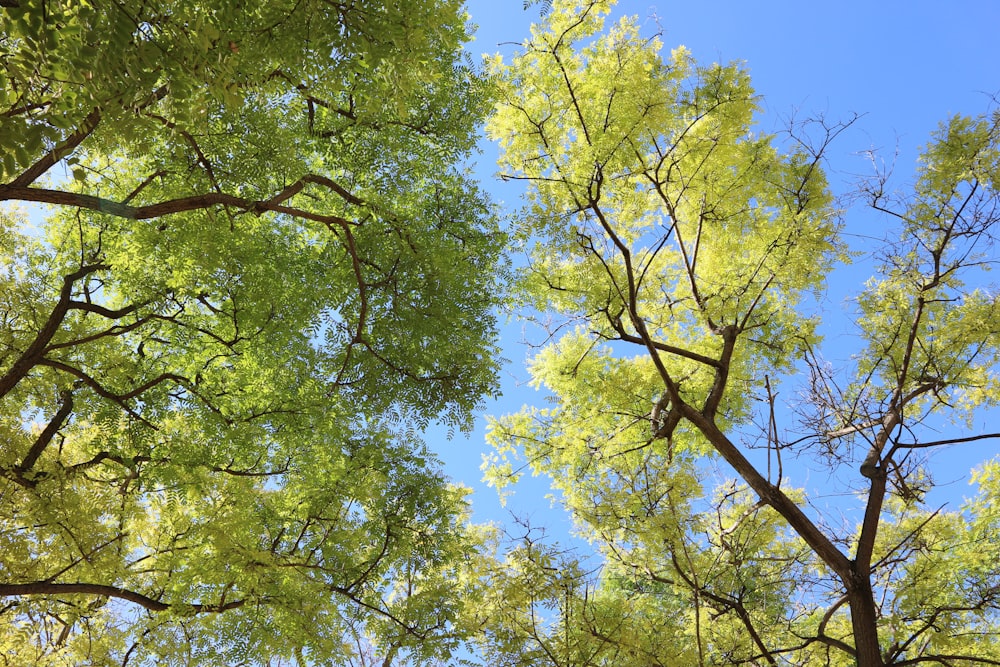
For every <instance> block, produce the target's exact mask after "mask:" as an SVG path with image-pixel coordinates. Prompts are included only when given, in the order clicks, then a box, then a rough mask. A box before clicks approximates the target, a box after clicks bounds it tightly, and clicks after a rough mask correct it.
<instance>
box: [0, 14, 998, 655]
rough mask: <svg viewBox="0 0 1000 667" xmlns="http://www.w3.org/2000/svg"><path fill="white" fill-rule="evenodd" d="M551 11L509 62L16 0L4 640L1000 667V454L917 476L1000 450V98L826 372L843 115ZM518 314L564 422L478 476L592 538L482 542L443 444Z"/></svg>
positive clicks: (0, 375) (3, 475) (866, 187)
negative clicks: (549, 492) (437, 429)
mask: <svg viewBox="0 0 1000 667" xmlns="http://www.w3.org/2000/svg"><path fill="white" fill-rule="evenodd" d="M527 4H529V5H530V4H533V3H530V2H529V3H527ZM539 4H541V5H542V8H543V20H542V22H541V23H540V24H539V25H537V26H535V27H534V28H533V30H532V33H531V36H530V38H529V39H528V40H527V41H525V42H524V44H523V45H522V47H521V50H520V52H519V53H518V54H517V55H515V56H514V57H513V58H512V59H510V60H509V62H504V60H503V59H502V58H501V57H499V56H497V57H496V58H494V59H492V60H490V61H488V63H487V65H486V68H487V71H486V72H485V73H484V74H481V73H480V72H478V71H477V69H476V67H474V66H473V65H472V64H471V63H469V62H468V60H467V58H465V57H463V55H462V48H463V44H464V43H465V42H467V41H468V39H469V38H470V34H469V31H470V29H471V28H470V25H469V24H468V23H467V16H466V15H465V13H464V11H463V6H462V2H460V1H459V0H401V1H399V2H389V3H379V2H356V1H354V0H345V1H343V2H340V1H337V0H274V1H271V2H238V1H236V0H192V1H190V2H185V3H180V2H176V1H174V0H115V2H113V3H99V2H89V1H88V0H0V71H2V73H3V79H2V80H0V205H2V208H0V659H2V661H3V664H5V665H25V666H27V665H79V664H95V665H103V664H119V665H159V664H168V665H174V664H185V665H198V664H202V665H217V664H234V665H235V664H252V665H281V664H302V665H321V664H323V665H325V664H330V665H365V666H368V665H375V664H381V665H384V666H389V665H403V664H411V665H414V664H423V665H431V664H441V663H442V662H445V661H452V662H454V661H457V660H461V661H466V662H468V661H473V662H474V661H475V660H476V659H477V658H476V656H474V655H472V654H471V653H470V651H469V650H468V649H469V648H470V647H473V648H477V649H478V650H480V651H481V653H480V655H479V657H478V659H479V660H480V661H482V662H484V664H488V665H491V666H494V665H501V666H503V665H507V666H511V667H513V666H515V665H516V666H525V667H527V666H529V665H530V666H532V667H534V666H540V665H552V666H560V667H584V666H602V667H626V666H629V667H631V666H635V667H639V666H643V667H648V666H650V665H662V666H674V665H700V666H706V665H803V666H812V665H827V666H847V665H860V666H861V667H883V666H885V665H896V666H903V665H944V666H948V667H968V666H969V665H979V664H994V665H1000V629H998V628H1000V546H998V545H1000V462H998V461H996V460H994V461H988V460H984V461H983V463H982V465H981V466H980V467H979V468H978V469H977V471H975V472H974V473H973V475H972V478H971V481H972V482H973V483H974V485H975V490H974V492H973V494H974V495H973V496H972V497H971V498H970V499H969V500H968V501H967V502H966V504H965V505H963V506H961V507H941V506H939V505H936V504H931V503H929V502H928V501H927V498H928V494H929V492H930V491H931V490H933V489H934V488H935V484H936V483H937V482H936V479H935V476H934V474H933V472H934V470H933V467H932V465H930V464H929V461H932V460H933V459H932V458H931V457H932V456H933V454H934V453H935V452H936V451H937V450H940V449H942V448H946V447H949V446H968V445H969V444H970V443H977V444H982V443H983V442H989V441H990V440H991V439H994V438H998V437H1000V434H997V433H990V432H984V431H976V430H972V429H971V421H970V419H971V415H974V414H982V413H983V411H985V410H989V409H991V408H995V407H996V406H997V403H998V401H1000V377H998V367H1000V299H998V296H997V295H998V293H1000V292H998V290H997V288H996V286H995V282H991V281H990V276H989V274H988V270H989V269H990V268H991V267H992V266H993V265H994V264H995V263H996V256H997V249H996V240H997V228H998V224H1000V113H998V112H997V110H996V109H995V108H993V109H990V110H988V111H987V112H986V113H984V114H983V115H981V116H978V117H964V116H956V117H953V118H950V119H947V120H946V121H945V122H944V123H942V125H941V126H940V128H938V130H937V131H936V132H935V133H934V134H933V135H932V137H931V139H930V141H929V142H928V144H927V146H926V147H925V149H924V151H923V156H922V159H921V163H920V165H919V169H918V172H917V174H916V178H915V181H914V182H913V183H912V184H910V185H909V186H907V189H905V190H899V189H897V186H896V184H894V183H892V182H890V180H889V175H888V174H886V173H882V172H878V171H876V172H875V174H874V175H873V176H872V177H871V178H870V179H868V180H867V181H865V182H864V183H863V184H862V186H861V188H860V190H859V192H858V193H856V195H857V196H856V200H857V201H858V202H863V203H864V204H866V205H867V206H868V207H869V208H870V209H871V210H873V211H876V212H878V213H880V214H881V215H882V218H881V219H882V220H883V221H885V223H886V229H887V230H890V231H889V232H888V233H889V234H890V236H889V237H887V238H886V240H884V241H881V242H879V243H878V245H877V248H876V250H875V251H874V252H873V251H872V246H871V245H869V246H866V247H865V248H864V249H863V250H865V251H867V252H873V254H875V255H876V256H877V259H878V266H877V271H876V273H875V275H873V276H871V278H870V279H868V280H867V281H865V279H866V278H868V276H863V277H862V278H861V280H859V281H858V284H857V285H856V291H855V294H854V297H853V302H852V303H853V304H854V312H853V317H852V321H851V322H850V325H851V326H852V327H853V334H851V335H849V336H841V337H840V340H839V345H841V347H839V348H838V351H837V352H833V353H832V355H831V358H830V359H828V358H827V357H826V356H824V355H825V354H827V353H829V352H830V351H831V348H830V347H829V346H828V344H827V343H826V342H825V341H824V338H823V336H822V335H821V334H822V332H823V330H824V326H828V325H829V322H825V321H824V317H825V316H827V315H828V314H829V311H824V309H823V300H824V295H825V294H826V293H827V291H828V290H829V288H830V284H831V282H832V281H833V280H844V279H845V278H847V279H851V280H854V279H856V278H857V277H858V274H857V273H854V272H851V271H850V270H849V269H847V268H845V267H848V266H849V265H850V263H851V260H852V258H853V257H855V256H856V255H857V253H858V251H859V248H858V247H856V245H852V244H853V242H854V240H853V239H852V237H850V236H849V235H847V234H845V227H844V225H845V224H847V225H850V219H849V218H848V220H847V222H846V223H844V221H843V217H842V214H843V211H842V210H840V209H838V207H837V206H835V203H834V197H833V194H832V193H831V188H830V186H829V184H828V183H827V181H826V177H825V174H824V165H825V161H826V153H827V150H828V147H829V145H830V144H831V142H833V141H834V140H835V139H837V137H838V135H839V134H840V133H841V132H842V130H843V129H844V128H845V127H846V125H847V124H826V123H824V122H821V121H816V122H812V123H807V124H805V125H798V126H794V127H791V128H789V129H788V131H786V132H782V133H776V134H771V133H767V132H762V131H761V129H760V125H759V119H758V112H759V98H758V97H757V95H756V93H755V91H754V90H753V88H752V86H751V84H750V80H749V77H748V74H747V71H746V70H745V68H744V67H743V66H741V65H739V64H714V65H710V66H703V65H699V64H698V63H696V62H695V61H694V60H693V58H692V57H691V55H690V54H689V53H688V52H687V51H686V50H685V49H683V48H678V49H675V50H674V51H672V52H671V53H670V54H669V56H667V55H665V54H663V53H662V52H661V51H662V44H661V43H660V41H659V39H658V37H656V36H649V35H647V34H644V32H643V31H642V30H640V27H639V24H638V22H637V21H636V20H635V19H630V18H625V19H622V20H620V21H615V22H610V21H608V20H607V17H608V16H609V14H610V12H611V10H612V6H613V4H614V3H613V2H612V1H610V0H552V1H551V2H543V3H539ZM484 121H487V122H486V128H487V134H488V135H489V136H490V137H491V138H492V139H494V140H496V141H497V142H498V143H499V145H500V148H501V158H500V164H501V170H502V172H501V177H502V178H504V179H507V180H517V181H520V182H521V183H522V184H523V185H524V186H525V191H526V196H525V207H524V208H523V209H522V210H521V211H519V212H517V213H516V214H515V215H514V217H513V220H512V224H513V227H514V229H513V230H512V232H513V234H512V236H513V241H514V246H515V250H518V251H519V250H524V251H525V252H524V257H523V258H520V257H518V256H516V255H515V259H514V261H516V262H519V263H520V265H521V268H520V273H519V275H518V276H517V280H516V281H515V282H514V284H513V285H512V286H508V285H507V284H506V281H505V279H506V278H507V275H506V272H505V267H506V265H505V261H506V260H505V259H504V257H505V253H506V251H508V250H509V248H508V246H507V245H506V243H507V241H508V238H507V236H506V235H505V234H503V233H501V231H500V226H499V223H498V220H497V215H496V213H495V211H494V209H493V207H492V205H491V203H490V200H489V198H488V197H487V196H486V194H485V193H484V192H483V191H481V190H480V188H479V186H478V185H477V184H476V183H475V182H474V181H473V180H472V179H471V178H470V176H469V174H468V173H467V171H465V170H464V168H463V165H464V164H465V160H466V159H467V157H468V155H469V152H470V151H471V150H472V149H473V148H474V146H475V143H476V141H477V138H478V136H477V131H478V128H479V126H480V124H481V123H483V122H484ZM847 215H848V216H849V215H850V211H848V213H847ZM870 238H871V235H870V234H869V241H870ZM501 304H504V305H506V306H507V307H509V308H511V309H513V310H514V311H515V312H516V313H518V314H519V315H520V316H523V317H524V318H525V319H529V320H533V321H534V323H535V324H538V325H540V326H543V327H547V341H546V344H545V345H543V346H541V347H540V348H539V349H538V350H537V353H536V354H535V355H534V357H533V359H532V361H531V364H530V371H531V374H532V376H533V379H534V382H535V384H536V386H538V387H540V388H543V389H544V390H545V391H546V392H547V394H548V398H549V399H550V403H549V404H548V405H547V406H544V407H526V408H524V410H522V411H521V412H520V413H517V414H513V415H508V416H506V417H502V418H499V419H496V420H495V421H493V422H492V426H491V430H490V433H489V439H490V440H491V442H492V444H493V445H494V447H495V448H496V450H495V452H494V454H493V455H492V457H491V459H490V460H489V462H488V465H487V472H488V475H489V478H490V480H491V481H492V483H494V484H496V485H497V486H499V487H504V486H505V485H506V484H508V483H509V482H511V481H512V480H514V479H516V478H517V476H518V475H519V474H521V472H522V471H524V470H530V471H531V472H534V473H542V474H544V475H547V476H548V477H549V478H550V479H551V480H552V482H553V485H554V487H555V489H556V490H557V492H558V497H559V498H560V500H561V501H562V503H563V504H564V505H565V507H566V508H567V509H568V510H569V511H570V513H571V514H572V516H573V517H574V519H575V520H576V525H577V527H578V529H579V531H580V533H581V534H582V535H583V536H584V537H585V538H586V539H589V540H590V541H591V543H592V544H593V547H594V549H593V551H594V553H593V554H590V557H589V559H588V558H586V557H584V555H582V554H578V553H576V552H573V551H571V550H569V549H567V548H565V547H564V546H562V545H559V544H555V543H551V542H548V541H546V540H544V539H539V538H538V536H537V535H536V534H535V533H533V532H532V531H530V530H526V531H525V533H524V535H523V536H521V539H519V540H515V541H514V544H513V545H507V544H505V543H504V542H503V540H502V539H500V538H499V537H498V535H500V534H501V533H502V531H501V530H500V529H498V528H496V527H477V526H473V525H471V524H470V523H469V520H468V507H467V503H466V500H465V491H464V490H463V489H461V488H458V487H455V486H453V485H451V484H450V483H449V482H448V480H446V479H445V478H444V476H443V474H442V473H441V471H440V467H439V465H438V461H437V460H436V458H435V456H434V455H433V454H432V452H431V451H430V450H429V448H428V447H427V446H426V445H425V443H424V442H423V440H422V430H423V429H424V428H425V427H427V426H428V425H430V424H432V423H443V424H444V425H445V426H447V427H450V428H452V429H455V428H460V429H461V428H468V427H469V426H470V425H471V423H472V422H471V420H472V416H473V413H474V411H475V410H476V409H477V408H478V407H480V406H481V404H482V401H483V399H484V397H486V396H489V395H490V394H492V393H495V391H496V381H495V375H496V370H497V367H498V363H499V361H498V357H497V352H498V350H497V348H496V344H497V341H496V337H497V330H496V326H495V318H494V313H495V312H496V311H497V309H498V306H500V305H501ZM845 341H849V342H851V343H853V344H855V347H854V348H853V349H851V350H849V351H848V352H846V353H844V352H843V347H842V345H843V343H844V342H845ZM803 467H807V468H808V469H809V470H810V471H815V472H816V473H818V474H822V475H824V476H826V478H827V479H828V481H829V483H828V485H827V486H826V488H825V490H824V493H826V494H835V495H836V496H837V497H838V498H839V500H837V501H836V502H829V495H828V496H826V497H824V498H819V497H817V496H816V495H815V490H814V489H813V488H812V487H808V488H800V485H801V484H800V483H801V476H799V475H797V473H796V469H802V468H803ZM797 485H798V486H797ZM509 530H511V531H513V530H515V528H509ZM470 642H471V644H470Z"/></svg>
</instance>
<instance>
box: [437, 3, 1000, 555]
mask: <svg viewBox="0 0 1000 667" xmlns="http://www.w3.org/2000/svg"><path fill="white" fill-rule="evenodd" d="M539 6H540V5H538V4H536V5H535V6H534V7H530V8H528V9H527V10H525V9H523V2H522V0H471V1H470V2H468V3H467V7H468V11H469V13H470V14H471V17H472V21H473V22H474V23H476V24H477V25H478V26H479V29H478V31H477V33H476V40H475V42H473V43H472V44H470V45H469V50H470V52H471V53H472V54H473V55H474V56H475V57H476V58H477V59H478V57H479V56H480V55H481V54H484V53H495V52H498V51H499V52H501V53H505V54H509V53H511V52H512V50H513V49H515V48H516V44H517V43H520V42H521V41H522V40H523V39H524V38H525V37H526V36H527V34H528V26H529V25H530V24H531V23H532V22H533V21H535V20H537V18H538V11H539ZM615 13H616V15H620V14H634V15H637V16H638V17H639V18H640V21H641V22H642V24H643V26H644V28H645V29H646V30H648V31H649V32H650V33H652V32H656V31H659V32H661V39H662V41H663V42H664V47H665V49H670V48H673V47H675V46H678V45H684V46H686V47H687V48H688V49H689V50H690V51H691V52H692V53H693V55H694V57H695V58H696V59H697V60H698V61H699V62H701V63H703V64H708V63H710V62H715V61H720V62H730V61H743V62H744V63H745V65H746V67H747V68H748V69H749V71H750V74H751V77H752V79H753V84H754V87H755V88H756V90H757V93H758V94H759V95H760V96H762V110H763V112H762V115H761V119H760V122H761V129H762V130H763V131H773V130H776V129H780V128H781V127H782V126H783V125H784V124H785V123H786V122H787V121H788V119H789V118H790V117H793V116H794V117H796V118H807V117H815V116H819V115H822V116H824V117H825V118H826V119H827V120H828V121H832V122H836V121H838V120H847V119H849V118H851V117H853V116H854V115H856V114H859V115H861V117H860V118H859V119H858V120H857V121H856V122H855V124H854V125H853V126H852V127H851V128H850V129H849V130H848V131H847V132H845V133H844V134H843V135H841V136H840V138H839V139H838V140H837V141H836V143H835V144H834V145H833V146H832V147H831V150H830V153H829V158H830V163H829V165H828V178H829V180H830V185H831V188H832V189H833V190H834V193H835V194H844V193H847V192H848V191H849V190H850V189H851V187H852V185H853V184H854V183H856V182H857V180H858V178H859V176H861V175H865V174H869V173H870V163H869V162H868V161H867V159H866V157H865V152H866V151H869V150H875V151H877V152H878V153H879V154H880V155H881V156H882V157H883V158H884V159H885V160H886V161H887V162H892V161H893V160H895V168H894V174H895V176H894V182H895V183H896V184H897V185H898V186H900V187H903V186H905V185H906V184H907V183H908V182H909V181H910V179H911V178H912V175H913V169H914V166H915V163H916V159H917V156H918V153H919V149H920V146H922V145H923V144H925V143H926V142H927V140H928V137H929V134H930V132H931V131H933V130H934V128H935V127H936V126H937V125H938V123H940V122H941V121H943V120H945V119H946V118H948V117H949V116H951V115H953V114H967V115H975V114H978V113H982V112H984V111H985V110H987V109H988V108H991V99H992V97H994V96H1000V32H998V27H1000V0H998V1H994V0H952V1H951V2H949V3H940V2H929V1H926V0H920V1H915V2H914V1H911V2H902V1H899V0H888V1H881V2H866V1H862V0H842V1H841V2H838V3H810V2H790V1H788V0H780V1H779V0H772V1H758V2H747V1H746V0H743V1H740V0H701V1H700V2H697V3H693V2H690V1H687V2H680V1H678V0H660V1H657V2H650V1H649V0H624V1H622V2H619V4H618V6H617V8H616V12H615ZM482 150H483V154H482V155H481V156H480V158H479V162H480V167H479V173H480V174H481V178H483V179H484V184H485V185H486V187H487V188H488V189H489V190H491V191H492V192H493V193H494V196H495V197H497V198H498V199H500V200H502V201H503V202H504V204H505V206H506V209H507V211H508V212H511V211H513V210H515V209H516V208H517V206H518V205H519V202H518V201H517V199H518V192H517V191H516V190H515V189H513V188H509V187H504V186H503V185H502V184H501V183H499V182H497V181H495V180H493V179H492V178H491V174H492V173H493V172H494V170H495V169H494V166H493V161H494V160H495V156H496V151H495V149H494V148H493V147H492V146H491V145H489V144H488V143H487V142H483V143H482ZM845 222H846V225H847V228H846V229H847V231H848V232H852V231H857V230H863V231H865V232H871V233H873V234H874V235H876V236H881V235H882V234H883V233H884V231H886V230H887V227H886V222H885V221H884V220H883V219H881V218H879V217H877V216H875V215H874V214H872V213H871V212H869V211H866V210H865V209H864V208H863V207H860V206H858V207H855V208H852V209H850V210H848V211H847V216H846V219H845ZM870 275H871V264H870V263H866V262H865V259H864V258H861V259H860V261H859V262H858V263H857V264H856V265H855V266H854V267H853V268H852V269H851V270H850V271H848V272H844V273H842V274H838V276H837V278H836V279H837V280H839V281H841V282H842V284H834V285H832V286H831V287H832V291H833V292H834V294H835V295H839V296H835V297H834V301H833V302H832V305H831V307H832V309H833V310H834V311H839V314H838V313H833V315H834V316H836V317H842V316H843V313H846V312H847V309H848V308H849V304H847V303H846V302H844V299H843V295H846V294H850V293H854V292H856V291H857V290H858V289H859V288H860V287H861V284H862V283H863V281H864V280H865V279H866V278H867V277H868V276H870ZM831 329H832V330H828V331H827V336H828V340H829V341H830V342H831V344H832V345H833V346H834V349H836V345H837V340H836V339H837V338H838V337H839V336H843V337H844V338H845V339H846V338H848V337H849V335H848V332H847V331H844V332H841V331H838V330H837V327H836V326H834V327H831ZM503 335H504V340H503V341H502V342H503V345H504V349H505V352H506V356H507V358H508V359H510V363H509V364H508V367H507V369H506V370H505V372H504V377H503V392H504V395H503V397H502V398H501V399H500V400H498V401H494V402H491V403H490V404H489V405H488V406H487V409H486V411H485V412H486V414H496V415H499V414H503V413H506V412H511V411H515V410H517V409H518V408H520V407H521V405H523V404H525V403H528V404H539V403H541V401H542V397H541V395H540V394H538V393H536V392H535V391H533V390H532V389H530V388H528V387H527V386H526V383H525V380H526V378H527V372H526V371H525V369H524V361H525V355H526V348H525V347H524V346H523V345H521V344H520V340H521V338H522V329H521V325H520V324H518V323H517V322H513V323H511V324H510V325H508V326H506V327H505V328H504V330H503ZM843 349H844V350H845V352H844V354H845V355H846V354H849V353H850V350H849V349H847V348H846V347H844V348H843ZM996 417H997V416H996V415H987V416H980V417H978V418H977V419H976V420H975V428H976V429H977V430H979V431H981V430H983V429H985V428H986V427H987V421H993V422H1000V419H997V418H996ZM484 422H485V419H484V418H481V419H480V420H479V421H478V425H477V429H476V431H475V433H473V434H472V436H471V437H469V438H468V439H466V438H462V437H458V438H456V439H454V440H452V441H450V442H441V441H438V440H437V438H436V436H434V435H431V436H430V439H431V440H432V446H433V447H434V448H435V449H436V450H437V451H438V453H439V455H440V456H441V458H442V460H443V461H444V464H445V469H446V472H447V473H448V474H449V475H450V476H451V477H452V478H454V479H455V481H458V482H462V483H464V484H466V485H468V486H471V487H473V489H474V495H473V508H474V512H475V513H474V518H475V519H476V520H478V521H484V520H496V521H509V514H508V513H507V511H505V510H503V509H501V508H500V506H499V502H498V500H497V496H496V493H495V492H494V491H493V490H492V489H489V488H487V487H485V485H483V484H482V483H481V482H480V477H481V472H480V471H479V465H480V463H481V460H482V454H483V453H484V452H486V451H487V446H486V445H485V443H484V439H483V438H484V428H483V427H484ZM990 430H992V431H996V430H998V429H997V428H995V427H992V428H991V429H990ZM985 442H986V444H976V445H973V446H972V447H966V448H965V449H964V450H963V449H959V448H952V449H950V450H948V454H947V459H948V463H949V465H951V466H952V468H951V469H950V470H949V471H948V472H947V473H946V474H945V475H942V476H940V481H949V480H951V479H955V480H958V479H959V478H960V477H962V476H963V475H966V474H967V472H968V468H969V466H970V465H971V464H973V463H974V462H976V461H982V460H985V459H988V458H991V457H992V456H995V455H997V454H998V453H1000V444H998V443H995V442H990V441H985ZM802 481H803V483H810V482H809V480H808V479H804V480H802ZM814 481H816V483H820V480H818V479H817V480H814ZM946 491H947V493H948V494H950V498H949V500H950V501H951V502H952V503H953V504H952V507H953V508H954V507H955V506H956V504H957V502H960V499H961V497H962V495H968V493H969V489H968V487H967V486H966V485H965V484H964V482H957V483H955V484H951V485H949V487H947V489H946ZM545 493H547V483H546V482H544V480H531V481H529V482H528V483H526V484H523V485H522V486H521V487H519V488H518V490H517V492H516V494H515V495H514V496H513V497H512V499H511V501H510V503H509V505H508V509H509V510H510V511H512V512H514V513H516V514H518V515H521V516H525V515H527V516H530V517H531V519H532V522H533V523H538V524H543V525H547V526H549V528H550V529H551V530H552V532H553V533H554V534H555V535H557V536H558V535H562V534H564V532H565V530H566V528H567V526H568V522H567V519H566V518H565V517H564V516H563V515H562V513H561V512H560V511H552V510H550V509H549V502H548V501H547V500H545V499H544V495H545Z"/></svg>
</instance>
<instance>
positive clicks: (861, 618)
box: [846, 564, 885, 667]
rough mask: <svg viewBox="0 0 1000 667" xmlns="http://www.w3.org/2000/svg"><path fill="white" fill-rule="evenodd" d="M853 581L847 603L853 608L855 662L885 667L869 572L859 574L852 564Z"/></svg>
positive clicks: (861, 665)
mask: <svg viewBox="0 0 1000 667" xmlns="http://www.w3.org/2000/svg"><path fill="white" fill-rule="evenodd" d="M851 575H852V581H849V582H846V583H847V602H848V604H849V605H850V607H851V627H852V629H853V630H854V646H855V650H856V651H857V655H856V656H855V660H856V662H857V666H858V667H885V663H884V662H882V650H881V648H880V647H879V643H878V614H877V612H876V609H875V596H874V594H873V593H872V584H871V578H870V576H869V573H868V572H858V571H857V565H856V564H852V572H851Z"/></svg>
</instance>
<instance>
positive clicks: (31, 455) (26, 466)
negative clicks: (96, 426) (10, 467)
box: [17, 390, 73, 474]
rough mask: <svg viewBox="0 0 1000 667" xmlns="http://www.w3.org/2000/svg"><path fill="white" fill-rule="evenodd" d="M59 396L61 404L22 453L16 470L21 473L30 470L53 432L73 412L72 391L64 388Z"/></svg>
mask: <svg viewBox="0 0 1000 667" xmlns="http://www.w3.org/2000/svg"><path fill="white" fill-rule="evenodd" d="M60 396H61V398H62V405H61V406H59V410H58V412H56V414H55V416H53V417H52V419H51V420H50V421H49V423H48V424H47V425H46V426H45V430H43V431H42V432H41V433H40V434H39V436H38V438H37V439H36V440H35V442H34V444H32V445H31V449H29V450H28V453H27V454H25V455H24V459H23V460H22V461H21V465H19V466H18V467H17V469H18V472H20V473H22V474H23V473H24V472H26V471H28V470H31V468H32V466H34V465H35V461H37V460H38V457H39V456H41V455H42V452H44V451H45V448H46V447H48V445H49V443H50V442H52V438H53V436H55V434H56V433H57V432H58V431H59V428H60V427H61V426H62V425H63V422H65V421H66V418H67V417H69V415H70V414H71V413H72V412H73V392H71V391H69V390H64V391H63V392H62V393H61V394H60Z"/></svg>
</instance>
